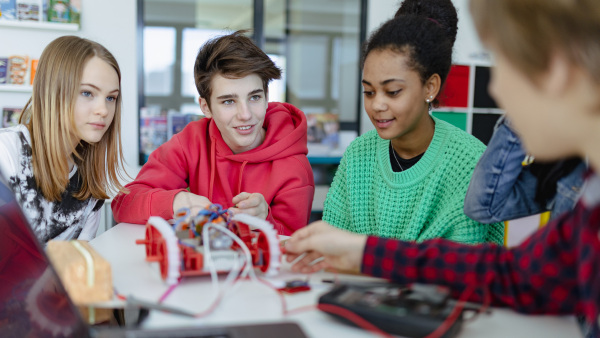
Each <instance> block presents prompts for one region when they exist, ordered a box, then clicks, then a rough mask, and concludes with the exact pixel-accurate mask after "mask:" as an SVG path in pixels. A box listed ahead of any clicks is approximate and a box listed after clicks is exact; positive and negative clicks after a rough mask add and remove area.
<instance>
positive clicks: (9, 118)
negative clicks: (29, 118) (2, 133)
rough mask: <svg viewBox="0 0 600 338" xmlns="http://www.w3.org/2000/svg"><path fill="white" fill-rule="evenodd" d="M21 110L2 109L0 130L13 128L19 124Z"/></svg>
mask: <svg viewBox="0 0 600 338" xmlns="http://www.w3.org/2000/svg"><path fill="white" fill-rule="evenodd" d="M21 110H22V109H21V108H12V107H4V108H2V128H7V127H13V126H16V125H17V124H19V117H21Z"/></svg>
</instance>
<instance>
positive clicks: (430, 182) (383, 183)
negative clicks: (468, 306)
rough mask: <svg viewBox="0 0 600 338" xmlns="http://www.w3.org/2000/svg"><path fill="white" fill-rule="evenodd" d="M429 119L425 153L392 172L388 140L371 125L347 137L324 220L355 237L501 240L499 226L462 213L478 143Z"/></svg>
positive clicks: (481, 148)
mask: <svg viewBox="0 0 600 338" xmlns="http://www.w3.org/2000/svg"><path fill="white" fill-rule="evenodd" d="M433 119H434V121H435V132H434V135H433V139H432V140H431V144H430V145H429V147H428V148H427V151H426V152H425V154H423V157H422V158H421V159H420V160H419V162H417V163H416V164H415V165H414V166H412V167H411V168H409V169H407V170H405V171H402V172H397V173H395V172H393V171H392V166H391V163H390V157H389V148H388V147H389V142H390V141H389V140H384V139H382V138H380V137H379V135H378V134H377V131H376V130H372V131H369V132H367V133H365V134H364V135H362V136H361V137H359V138H357V139H356V140H354V141H353V142H352V143H351V144H350V146H349V147H348V149H346V152H345V153H344V157H343V158H342V161H341V163H340V166H339V167H338V170H337V172H336V174H335V178H334V180H333V183H332V185H331V188H330V189H329V192H328V193H327V198H326V200H325V206H324V210H323V220H324V221H326V222H328V223H330V224H332V225H334V226H336V227H338V228H342V229H346V230H349V231H353V232H357V233H360V234H368V235H376V236H381V237H388V238H398V239H401V240H407V241H418V242H421V241H424V240H428V239H432V238H446V239H449V240H453V241H457V242H462V243H482V242H494V243H498V244H501V243H502V242H503V234H504V227H503V225H502V223H493V224H482V223H478V222H475V221H474V220H472V219H470V218H469V217H467V216H466V215H465V214H464V212H463V204H464V199H465V194H466V192H467V186H468V185H469V180H470V179H471V175H472V173H473V169H474V168H475V164H476V163H477V161H478V160H479V157H480V156H481V154H482V153H483V151H484V150H485V145H484V144H483V143H481V142H480V141H479V140H477V139H476V138H475V137H473V136H471V135H469V134H468V133H466V132H464V131H462V130H460V129H458V128H456V127H454V126H452V125H450V124H449V123H447V122H445V121H442V120H439V119H436V118H433Z"/></svg>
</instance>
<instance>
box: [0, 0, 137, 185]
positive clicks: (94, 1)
mask: <svg viewBox="0 0 600 338" xmlns="http://www.w3.org/2000/svg"><path fill="white" fill-rule="evenodd" d="M81 2H82V15H81V29H80V30H79V31H77V32H65V31H53V30H40V29H32V28H20V27H19V28H12V27H4V26H2V27H0V36H1V37H2V39H1V40H2V41H1V42H0V55H3V56H9V55H14V54H17V55H20V54H26V55H29V57H31V58H39V56H40V55H41V54H42V51H43V49H44V47H46V45H47V44H48V43H50V42H51V41H52V40H54V39H56V38H57V37H59V36H62V35H77V36H80V37H83V38H88V39H90V40H94V41H97V42H99V43H101V44H102V45H104V46H105V47H106V48H108V50H110V51H111V52H112V53H113V55H114V56H115V58H116V59H117V61H118V62H119V66H120V67H121V73H122V75H121V76H122V82H121V86H122V95H123V107H122V111H123V115H122V127H121V130H122V133H123V134H122V142H123V146H124V147H123V148H124V155H125V159H126V162H127V163H126V165H127V171H128V172H129V173H130V175H132V176H133V177H135V175H136V174H137V172H138V171H139V169H138V165H137V153H138V141H137V140H138V127H137V126H138V119H137V115H138V113H137V109H138V100H137V86H138V84H137V52H136V47H135V46H136V36H137V32H136V17H137V6H136V1H134V0H125V1H123V0H102V1H98V0H82V1H81ZM30 96H31V93H13V92H0V107H6V106H16V107H22V106H24V105H25V103H26V102H27V99H28V98H29V97H30Z"/></svg>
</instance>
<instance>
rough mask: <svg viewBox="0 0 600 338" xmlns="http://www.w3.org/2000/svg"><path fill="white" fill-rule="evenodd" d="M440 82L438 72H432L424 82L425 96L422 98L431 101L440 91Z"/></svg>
mask: <svg viewBox="0 0 600 338" xmlns="http://www.w3.org/2000/svg"><path fill="white" fill-rule="evenodd" d="M441 84H442V79H441V78H440V76H439V75H438V74H433V75H431V76H430V77H429V79H427V82H425V98H424V100H425V101H427V100H429V101H433V99H435V97H436V96H437V95H438V93H439V92H440V86H441Z"/></svg>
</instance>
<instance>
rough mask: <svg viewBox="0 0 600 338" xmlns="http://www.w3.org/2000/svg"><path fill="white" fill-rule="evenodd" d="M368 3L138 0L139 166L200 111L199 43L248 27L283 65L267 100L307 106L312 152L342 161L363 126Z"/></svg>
mask: <svg viewBox="0 0 600 338" xmlns="http://www.w3.org/2000/svg"><path fill="white" fill-rule="evenodd" d="M365 2H366V0H330V1H320V0H220V1H213V0H138V4H139V6H140V8H141V9H142V10H141V11H140V13H142V14H141V15H142V20H141V21H142V24H141V25H142V27H141V29H142V32H143V34H141V35H142V36H143V38H142V39H143V40H142V41H143V55H141V58H143V81H142V83H143V89H142V90H141V91H140V165H141V164H143V163H145V161H146V160H147V158H148V156H149V154H150V153H151V152H152V151H153V150H154V149H156V148H157V147H158V146H160V144H162V143H164V142H166V141H167V140H168V139H169V138H170V137H171V136H172V135H173V134H175V133H177V132H178V131H180V130H181V129H182V128H183V127H184V126H185V125H186V124H187V123H189V122H190V121H194V120H197V119H200V118H202V117H203V116H202V113H201V111H200V107H199V105H198V93H197V91H196V87H195V84H194V76H193V67H194V61H195V58H196V54H197V52H198V49H199V48H200V46H201V45H202V44H203V43H204V42H205V41H207V40H208V39H210V38H212V37H215V36H218V35H223V34H226V33H228V32H231V31H234V30H239V29H250V30H251V31H250V34H251V36H252V38H253V39H254V40H255V42H256V43H257V44H258V45H259V46H260V47H261V48H262V49H263V50H264V51H265V52H266V53H267V54H268V55H269V56H270V57H271V58H272V59H273V61H274V62H275V64H277V65H278V66H279V67H280V68H281V69H282V70H283V77H282V79H281V80H278V81H274V82H272V83H271V84H270V85H269V100H270V101H285V102H289V103H291V104H293V105H295V106H297V107H298V108H300V109H301V110H302V111H304V112H305V114H306V115H307V118H308V121H309V124H310V126H309V127H310V128H309V140H310V143H309V157H311V156H312V157H313V158H320V160H319V161H323V157H324V158H334V159H336V158H337V159H338V160H339V157H340V156H341V154H342V153H343V150H344V149H345V145H347V143H348V142H349V141H351V140H352V139H354V137H355V136H356V135H357V131H358V128H359V125H360V121H359V116H360V114H359V112H360V93H361V89H360V83H359V79H360V70H359V55H360V54H359V53H360V45H361V43H362V41H363V40H364V30H365V28H364V26H365V24H364V23H365V16H366V13H364V11H363V10H362V8H364V7H365ZM332 140H333V142H331V141H332ZM335 161H336V160H334V161H333V162H335ZM325 162H327V160H326V161H325Z"/></svg>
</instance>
